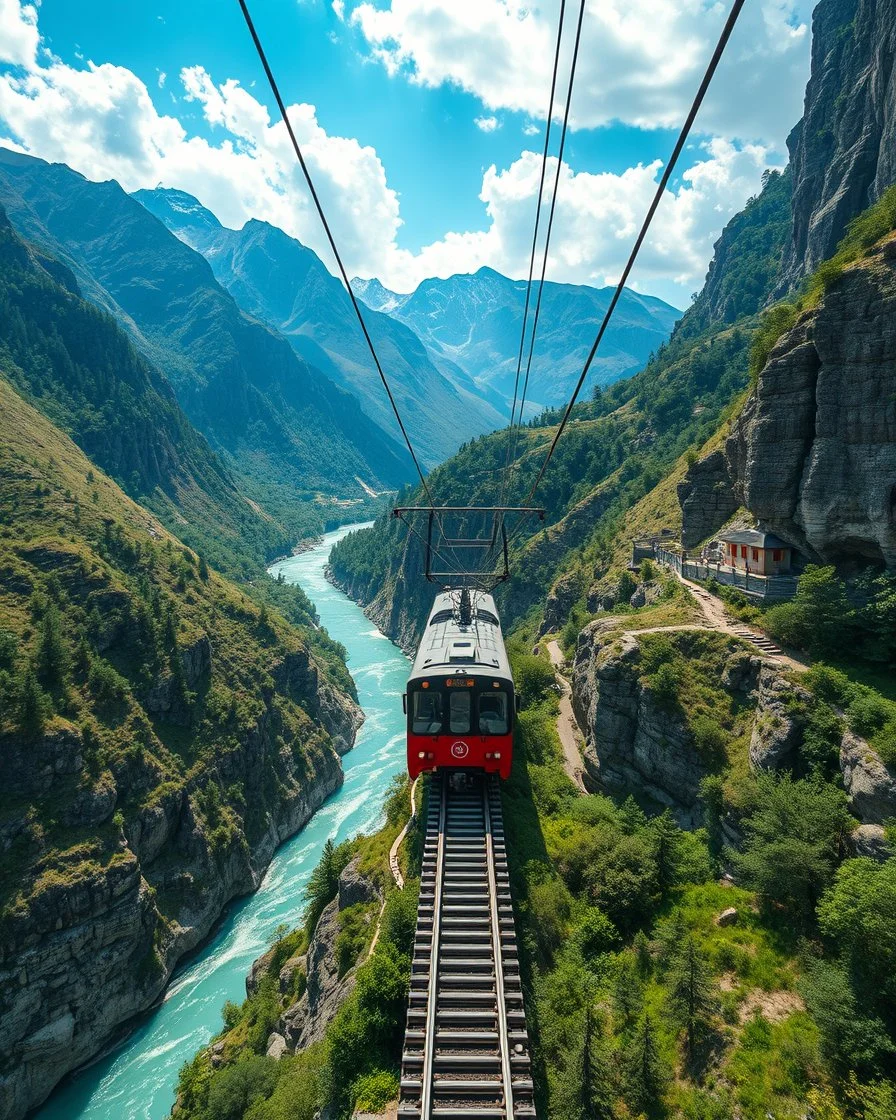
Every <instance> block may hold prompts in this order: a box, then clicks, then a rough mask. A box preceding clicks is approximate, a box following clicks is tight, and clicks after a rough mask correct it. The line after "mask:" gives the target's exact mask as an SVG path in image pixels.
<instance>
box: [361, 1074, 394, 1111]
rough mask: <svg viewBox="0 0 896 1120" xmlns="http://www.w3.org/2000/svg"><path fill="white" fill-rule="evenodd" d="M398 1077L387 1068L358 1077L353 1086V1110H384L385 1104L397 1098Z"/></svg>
mask: <svg viewBox="0 0 896 1120" xmlns="http://www.w3.org/2000/svg"><path fill="white" fill-rule="evenodd" d="M398 1090H399V1085H398V1078H397V1077H396V1076H395V1074H394V1073H392V1072H390V1071H389V1070H377V1071H376V1072H375V1073H366V1074H364V1075H363V1077H359V1078H358V1080H357V1081H356V1082H355V1084H354V1087H353V1090H352V1092H353V1094H354V1098H355V1110H356V1111H358V1112H384V1111H385V1109H386V1105H387V1104H388V1103H389V1102H390V1101H393V1100H397V1098H398Z"/></svg>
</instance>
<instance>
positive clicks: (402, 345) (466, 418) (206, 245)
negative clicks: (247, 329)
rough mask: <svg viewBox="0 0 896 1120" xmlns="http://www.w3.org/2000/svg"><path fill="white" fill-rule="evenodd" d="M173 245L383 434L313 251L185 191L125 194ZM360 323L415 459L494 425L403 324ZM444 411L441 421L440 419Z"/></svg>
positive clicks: (340, 304) (347, 326)
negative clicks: (206, 268) (193, 256)
mask: <svg viewBox="0 0 896 1120" xmlns="http://www.w3.org/2000/svg"><path fill="white" fill-rule="evenodd" d="M134 198H136V199H137V200H138V201H139V202H141V203H142V204H143V205H144V206H145V207H146V209H147V210H149V211H150V212H151V213H153V214H155V215H156V217H157V218H159V219H160V220H161V221H162V222H164V223H165V225H166V226H167V227H168V229H169V230H171V232H172V233H174V234H176V235H177V237H179V238H180V239H181V240H182V241H184V242H185V243H186V244H188V245H190V246H191V247H192V248H194V249H196V250H197V251H198V252H200V253H202V255H203V256H204V257H206V259H207V260H208V262H209V264H210V266H211V268H212V271H213V272H214V274H215V278H216V279H217V280H218V282H219V283H220V284H221V285H222V286H223V287H224V288H226V290H227V291H228V292H230V294H231V295H232V296H233V298H234V299H235V300H236V302H237V303H238V304H239V306H240V307H241V308H243V310H244V311H246V312H248V313H249V314H250V315H254V316H256V317H257V318H259V319H261V320H262V322H264V323H267V324H268V326H270V327H272V328H274V329H275V330H277V331H278V332H279V333H280V334H282V335H283V336H284V337H285V338H286V339H287V340H288V341H289V342H290V344H291V345H292V347H293V349H294V350H295V351H296V353H297V354H299V355H301V357H303V358H304V359H305V360H306V361H308V362H310V363H311V364H313V365H314V366H316V367H317V368H318V369H320V370H322V371H323V372H324V373H325V374H326V375H327V376H328V377H329V378H330V379H331V380H333V381H334V382H335V383H336V384H337V385H341V386H342V387H343V388H345V389H347V390H349V391H350V392H352V393H353V394H354V395H355V396H356V397H357V398H358V400H359V401H360V402H361V407H362V408H363V409H364V411H365V412H366V413H367V415H368V416H370V417H371V418H372V419H374V420H376V422H377V423H378V424H379V425H380V427H382V428H383V429H384V430H385V431H387V432H389V433H395V432H397V427H396V423H395V418H394V415H393V413H392V409H391V406H390V405H389V401H388V399H387V397H386V394H385V392H384V391H383V387H382V384H381V382H380V379H379V377H378V376H377V373H376V370H375V369H374V367H373V363H372V361H371V358H370V353H369V351H368V349H367V344H366V343H365V341H364V338H363V335H362V334H361V331H360V329H359V327H358V322H357V319H356V317H355V312H354V310H353V308H352V305H351V301H350V300H349V297H348V294H347V293H346V291H345V289H344V287H343V286H342V284H341V283H340V282H339V281H338V280H337V279H336V278H335V277H334V276H332V275H331V274H330V272H329V271H328V270H327V269H326V268H325V267H324V265H323V263H322V261H321V260H320V258H319V257H318V256H317V254H316V253H315V252H314V251H313V250H311V249H308V248H306V247H305V246H304V245H303V244H302V243H301V242H300V241H297V240H296V239H295V238H293V237H290V236H289V235H288V234H286V233H284V232H283V230H281V229H278V228H277V227H276V226H272V225H270V224H269V223H268V222H260V221H255V220H252V221H249V222H247V223H246V224H245V225H244V226H243V228H242V229H239V230H235V229H228V228H227V227H225V226H223V225H222V224H221V223H220V222H219V221H218V219H217V218H216V217H215V215H214V214H213V213H212V212H211V211H210V210H207V209H206V208H205V207H204V206H202V205H201V203H200V202H199V201H198V200H197V199H195V198H194V197H193V196H192V195H189V194H186V193H184V192H183V191H176V190H165V189H157V190H154V191H145V190H144V191H137V192H136V194H135V195H134ZM365 322H366V325H367V328H368V330H369V331H370V334H371V337H372V339H373V342H374V345H375V347H376V350H377V354H378V355H379V358H380V361H381V362H382V363H383V366H384V369H385V371H386V375H387V377H388V378H389V381H390V385H391V387H392V390H393V393H394V395H395V398H396V401H397V403H398V407H399V409H400V411H401V414H402V417H403V419H404V420H405V423H406V424H407V426H408V429H409V431H410V432H411V433H412V439H413V440H414V443H415V447H416V450H417V451H418V453H419V456H420V459H421V461H422V462H423V463H424V464H425V465H426V466H429V467H432V466H435V465H436V463H440V462H441V461H442V460H443V459H445V458H447V457H448V456H449V455H450V454H451V453H452V452H454V451H456V450H457V448H458V447H459V446H460V444H461V443H463V442H464V441H466V440H468V439H470V438H471V437H473V436H477V435H481V434H482V433H483V432H486V431H491V430H492V429H493V428H496V427H498V426H499V425H500V424H501V423H502V417H501V415H500V414H499V413H498V412H497V411H496V409H495V408H494V407H493V406H492V405H491V404H490V403H488V401H487V400H484V399H483V397H482V394H481V393H480V392H479V391H478V390H477V387H476V385H475V384H474V383H473V382H472V381H471V379H470V378H468V377H467V376H466V374H465V373H464V372H463V370H461V369H460V368H459V367H458V366H453V367H452V365H451V363H448V362H443V363H440V365H439V368H436V365H435V364H434V363H433V361H432V359H431V358H430V355H429V354H428V353H427V350H426V349H425V348H424V346H423V345H422V343H421V342H420V339H419V338H417V336H416V335H415V334H414V332H413V330H411V329H409V328H408V327H406V326H405V325H404V324H403V323H402V322H400V321H398V320H397V319H393V318H391V317H390V316H388V315H383V314H378V313H377V314H371V313H370V312H368V313H367V315H366V317H365ZM449 415H450V416H451V424H450V425H446V424H445V422H444V418H445V417H446V416H449Z"/></svg>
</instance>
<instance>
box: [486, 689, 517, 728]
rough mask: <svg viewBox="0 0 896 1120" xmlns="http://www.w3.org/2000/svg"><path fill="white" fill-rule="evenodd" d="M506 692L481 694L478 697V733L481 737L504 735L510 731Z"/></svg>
mask: <svg viewBox="0 0 896 1120" xmlns="http://www.w3.org/2000/svg"><path fill="white" fill-rule="evenodd" d="M508 710H509V709H508V704H507V693H506V692H482V693H480V695H479V732H480V734H482V735H506V734H507V732H508V731H509V730H510V721H509V720H508V718H507V715H508Z"/></svg>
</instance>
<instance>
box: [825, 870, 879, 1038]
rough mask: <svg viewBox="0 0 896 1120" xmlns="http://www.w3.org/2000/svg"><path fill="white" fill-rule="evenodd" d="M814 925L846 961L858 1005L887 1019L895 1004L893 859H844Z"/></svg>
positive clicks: (826, 893)
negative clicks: (882, 860) (859, 998)
mask: <svg viewBox="0 0 896 1120" xmlns="http://www.w3.org/2000/svg"><path fill="white" fill-rule="evenodd" d="M818 924H819V927H820V929H821V932H822V933H823V934H824V935H825V937H827V938H829V939H830V942H831V944H832V945H833V946H834V947H835V948H836V949H837V950H838V951H839V952H840V953H842V955H843V957H844V959H845V960H846V961H847V962H848V964H849V969H850V973H851V975H852V976H853V977H854V978H855V982H856V984H857V987H858V990H859V992H860V994H861V1002H862V1004H863V1005H864V1006H871V1007H875V1008H878V1009H879V1010H880V1011H881V1013H884V1012H886V1013H887V1014H889V1015H890V1016H892V1014H893V1008H894V1005H896V1004H894V1001H896V860H892V859H891V860H887V861H886V862H885V863H876V862H874V861H873V860H870V859H848V860H846V861H845V862H844V863H843V864H842V866H841V867H840V868H839V869H838V871H837V876H836V878H835V880H834V883H833V885H832V886H831V887H830V888H829V889H828V890H827V891H826V892H825V894H824V896H823V897H822V899H821V902H820V903H819V905H818ZM894 1025H896V1024H894Z"/></svg>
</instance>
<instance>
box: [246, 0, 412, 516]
mask: <svg viewBox="0 0 896 1120" xmlns="http://www.w3.org/2000/svg"><path fill="white" fill-rule="evenodd" d="M239 5H240V8H241V9H242V12H243V16H244V18H245V20H246V26H247V27H248V29H249V34H250V35H251V36H252V41H253V43H254V44H255V49H256V51H257V52H258V57H259V59H260V60H261V65H262V67H263V68H264V72H265V76H266V77H267V80H268V85H269V86H270V87H271V93H273V95H274V100H275V101H276V102H277V108H278V109H279V110H280V116H281V117H282V119H283V123H284V124H285V125H286V131H287V133H288V134H289V139H290V142H291V143H292V147H293V151H294V152H295V154H296V158H297V159H298V161H299V166H300V167H301V169H302V174H303V175H304V176H305V182H306V183H307V184H308V190H309V191H310V192H311V198H312V199H313V201H314V206H315V208H316V210H317V215H318V217H319V218H320V221H321V225H322V226H323V227H324V232H325V233H326V235H327V240H328V241H329V242H330V248H331V249H332V250H333V256H334V257H335V258H336V264H337V265H338V266H339V271H340V273H341V275H342V281H343V283H344V284H345V287H346V290H347V292H348V295H349V299H350V300H351V301H352V307H354V309H355V315H356V316H357V318H358V322H359V324H360V326H361V330H362V331H363V333H364V339H365V341H366V342H367V348H368V350H369V351H370V355H371V357H372V358H373V363H374V365H375V366H376V371H377V373H378V374H379V375H380V381H382V383H383V388H384V389H385V390H386V394H387V396H388V397H389V404H391V406H392V411H393V413H394V414H395V419H396V420H397V421H398V427H399V428H400V429H401V434H402V436H403V437H404V442H405V444H406V446H407V449H408V452H409V453H410V456H411V460H412V462H413V464H414V467H415V468H416V471H417V474H418V475H419V477H420V483H421V485H422V486H423V490H424V492H425V494H426V497H427V500H428V502H429V504H430V505H433V504H434V503H433V500H432V495H431V494H430V492H429V486H428V484H427V482H426V477H425V476H424V474H423V470H422V468H421V467H420V463H419V461H418V459H417V455H416V453H415V451H414V447H413V444H412V443H411V440H410V436H409V435H408V433H407V429H406V428H405V426H404V421H403V420H402V419H401V413H400V412H399V411H398V405H397V404H396V403H395V397H394V396H393V395H392V390H391V388H390V387H389V381H388V378H387V377H386V374H385V372H384V371H383V367H382V365H381V364H380V359H379V357H378V355H377V352H376V349H375V348H374V345H373V339H372V338H371V337H370V332H369V331H368V329H367V324H366V323H365V322H364V316H363V315H362V314H361V308H360V306H359V304H358V300H357V298H356V296H355V293H354V292H353V291H352V286H351V283H350V282H349V278H348V273H347V272H346V271H345V265H344V264H343V263H342V257H341V256H340V254H339V250H338V249H337V247H336V241H335V239H334V237H333V232H332V230H331V229H330V224H329V222H328V221H327V217H326V214H325V213H324V208H323V206H322V205H321V201H320V198H319V197H318V193H317V190H316V189H315V186H314V182H313V180H312V178H311V174H310V172H309V170H308V165H307V164H306V163H305V157H304V156H303V155H302V149H301V148H300V147H299V142H298V140H296V135H295V133H294V132H293V128H292V124H291V123H290V120H289V115H288V114H287V112H286V105H285V104H284V102H283V98H282V97H281V96H280V89H279V87H278V85H277V82H276V79H275V78H274V74H273V71H272V70H271V67H270V64H269V62H268V59H267V55H266V54H265V52H264V47H262V45H261V39H260V38H259V37H258V32H257V31H256V30H255V24H254V23H253V22H252V16H251V15H250V14H249V8H248V6H247V4H246V0H239Z"/></svg>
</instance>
